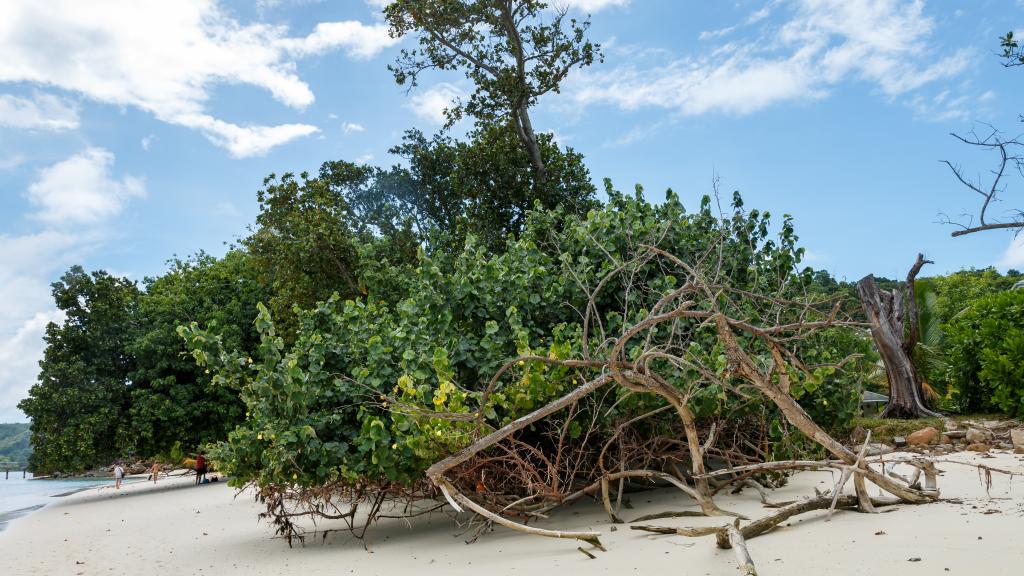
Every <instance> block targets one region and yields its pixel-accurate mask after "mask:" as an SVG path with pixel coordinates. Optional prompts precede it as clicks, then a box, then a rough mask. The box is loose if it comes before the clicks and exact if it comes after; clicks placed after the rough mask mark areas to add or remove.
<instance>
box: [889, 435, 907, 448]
mask: <svg viewBox="0 0 1024 576" xmlns="http://www.w3.org/2000/svg"><path fill="white" fill-rule="evenodd" d="M892 443H893V444H895V445H896V447H897V448H902V447H904V446H906V445H907V439H906V438H904V437H903V436H893V438H892Z"/></svg>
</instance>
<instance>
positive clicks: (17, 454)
mask: <svg viewBox="0 0 1024 576" xmlns="http://www.w3.org/2000/svg"><path fill="white" fill-rule="evenodd" d="M28 426H29V425H28V424H0V462H5V461H10V462H27V461H28V456H29V454H31V453H32V446H30V445H29V443H28V439H29V436H31V432H30V431H29V429H28Z"/></svg>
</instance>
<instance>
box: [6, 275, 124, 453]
mask: <svg viewBox="0 0 1024 576" xmlns="http://www.w3.org/2000/svg"><path fill="white" fill-rule="evenodd" d="M53 298H54V301H55V303H56V305H57V308H59V309H60V310H61V311H63V312H64V314H65V319H64V321H63V322H62V323H60V324H56V323H50V325H49V326H47V327H46V336H45V337H44V339H45V340H46V351H45V353H44V355H43V360H42V361H41V362H40V363H39V365H40V368H41V371H40V373H39V381H38V382H37V383H36V384H35V385H34V386H32V388H31V389H30V390H29V397H28V398H26V399H25V400H22V401H21V402H20V403H19V404H18V407H19V408H21V410H22V411H23V412H25V414H26V415H27V416H28V417H29V418H31V419H32V446H33V453H32V459H31V464H32V467H33V469H34V470H36V471H37V472H47V471H53V470H82V469H85V468H88V467H91V466H96V465H99V464H107V463H109V462H110V460H111V459H113V458H115V457H118V456H120V455H122V450H123V447H124V446H125V444H124V441H123V440H124V438H123V432H124V430H125V429H126V426H125V424H126V416H127V413H128V407H129V403H130V391H129V379H128V375H129V373H131V371H132V370H133V368H134V361H133V359H132V357H131V355H130V354H128V352H127V348H128V344H129V342H130V340H131V337H132V335H133V334H134V332H135V329H134V328H135V317H136V310H137V306H138V298H139V290H138V288H137V287H136V286H135V283H134V282H131V281H129V280H126V279H123V278H117V277H115V276H111V275H110V274H108V273H106V272H103V271H98V272H93V273H91V274H88V273H86V272H85V271H84V270H83V269H82V268H81V267H80V266H75V267H73V268H71V269H70V270H68V272H67V273H65V274H64V276H62V277H61V279H60V280H59V281H58V282H55V283H54V284H53Z"/></svg>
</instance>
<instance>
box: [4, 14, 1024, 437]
mask: <svg viewBox="0 0 1024 576" xmlns="http://www.w3.org/2000/svg"><path fill="white" fill-rule="evenodd" d="M382 3H386V2H382V1H381V0H335V1H331V0H322V1H316V0H261V1H257V2H229V1H226V0H222V1H216V0H177V1H175V2H164V1H160V0H145V1H143V0H139V1H134V2H116V1H113V0H110V1H108V0H91V1H90V2H87V3H86V2H77V1H75V0H44V1H39V0H8V1H7V2H4V3H3V4H2V5H0V54H3V58H0V299H2V300H3V301H4V303H5V305H4V306H3V307H2V308H0V421H7V420H20V419H23V416H22V415H21V413H20V412H19V411H18V410H17V409H16V408H15V404H17V402H18V400H20V399H21V398H22V397H23V396H24V394H25V391H26V390H27V389H28V387H29V386H30V385H31V383H32V381H33V380H34V379H35V374H36V372H37V365H36V363H37V361H38V359H39V357H40V355H41V351H42V343H41V340H40V338H41V335H42V333H43V328H44V326H45V324H46V322H48V321H51V320H55V319H59V314H58V313H57V312H56V311H55V310H54V309H53V305H52V303H51V302H50V295H49V287H48V284H49V283H50V282H52V281H53V280H54V279H55V278H56V277H58V276H59V275H60V274H61V272H62V271H63V270H65V269H66V268H67V267H68V266H70V265H72V264H82V265H84V266H85V267H86V268H88V269H96V268H103V269H107V270H109V271H111V272H113V273H116V274H123V275H128V276H130V277H131V278H134V279H141V278H143V277H145V276H146V275H154V274H158V273H160V272H161V271H162V270H163V268H164V262H165V261H166V260H167V259H168V258H171V257H173V256H174V255H179V256H183V255H187V254H191V253H194V252H196V251H198V250H206V251H208V252H212V253H221V252H223V250H224V249H225V243H226V242H231V241H233V240H235V239H237V238H238V237H240V236H242V235H244V234H245V230H246V226H247V225H248V224H249V223H250V222H252V221H253V218H254V216H255V213H256V199H255V193H256V190H257V189H258V188H259V187H260V183H261V181H262V179H263V177H264V176H266V175H267V174H269V173H271V172H276V173H282V172H288V171H291V172H300V171H303V170H309V171H315V170H316V169H317V167H318V166H319V164H320V163H321V162H323V161H326V160H334V159H346V160H357V161H360V162H368V163H379V164H384V165H387V164H390V163H392V162H393V161H394V159H393V158H391V157H389V155H388V154H387V149H388V148H389V147H390V146H391V145H393V144H395V143H396V142H398V141H399V140H400V137H401V134H402V132H403V131H404V130H405V129H407V128H410V127H418V128H420V129H422V130H424V131H425V132H428V133H431V132H434V131H436V130H438V129H439V127H440V123H441V121H440V116H439V115H440V111H441V109H442V108H443V107H444V105H445V103H446V102H449V101H450V100H451V99H452V98H453V97H457V96H458V95H459V94H464V93H466V91H467V90H468V89H469V88H470V87H469V86H468V85H467V83H466V81H465V79H464V78H462V77H461V76H460V75H458V74H454V73H448V74H434V75H431V76H429V77H428V78H426V79H425V81H424V82H422V85H421V87H420V88H419V89H417V90H416V91H414V92H412V93H409V94H407V93H406V92H405V90H404V89H403V88H401V87H398V86H396V85H395V84H394V82H393V80H392V77H391V75H390V73H389V72H388V71H387V69H386V65H387V64H388V63H389V62H390V61H392V60H393V58H394V56H395V54H396V52H397V51H398V50H399V49H400V48H401V47H402V46H403V45H406V46H407V45H409V44H410V42H411V41H410V40H408V39H405V40H394V39H391V38H389V37H388V35H387V31H386V27H385V26H384V25H383V22H382V19H381V17H380V15H379V10H380V5H381V4H382ZM558 4H560V5H563V6H566V7H568V8H569V9H570V10H572V11H573V12H574V13H578V14H585V13H588V12H589V13H592V15H593V28H592V30H591V37H592V39H594V40H595V41H598V42H600V43H602V44H603V45H604V49H605V54H606V60H605V62H604V63H603V64H600V65H595V66H594V67H592V68H590V69H588V70H586V71H583V72H581V73H576V74H575V75H574V76H572V77H571V78H570V79H569V81H567V82H566V83H565V86H564V89H563V91H562V94H560V95H552V96H548V97H547V98H546V99H545V100H543V101H542V102H541V104H540V106H539V108H538V110H537V112H536V116H535V125H536V126H537V128H538V129H541V130H550V131H553V132H554V134H555V135H556V137H557V139H558V140H559V141H560V142H561V143H563V144H566V145H569V146H572V147H574V148H576V149H577V150H578V151H580V152H582V153H583V154H584V155H585V156H586V159H587V164H588V166H589V167H590V170H591V174H592V176H593V177H594V178H595V180H596V181H599V180H600V179H601V178H604V177H609V178H611V179H612V180H613V181H614V182H615V183H616V185H617V186H618V187H619V188H620V189H623V190H627V189H632V187H633V185H634V184H636V183H640V184H643V186H644V187H645V190H646V191H647V194H648V196H649V197H650V198H652V199H661V198H663V195H664V190H665V188H667V187H672V188H673V189H674V190H676V191H677V192H679V193H680V195H681V196H682V198H683V199H684V202H686V203H687V204H688V205H690V206H696V204H697V202H698V199H699V197H700V196H701V195H703V194H705V193H708V192H709V191H710V190H711V185H712V180H713V178H715V177H716V176H717V177H718V178H720V181H721V187H722V189H723V190H725V191H731V190H734V189H738V190H740V191H742V192H743V194H744V196H745V199H746V202H747V206H748V207H757V208H761V209H767V210H769V211H771V212H772V213H773V214H776V215H779V216H781V214H783V213H788V214H792V215H793V216H794V217H795V218H796V227H797V231H798V233H799V234H800V236H801V239H802V243H803V245H804V246H805V247H806V248H807V249H808V254H809V258H808V262H807V263H808V264H810V265H813V266H815V267H819V268H824V269H827V270H829V271H831V272H833V273H834V274H836V275H838V276H840V277H843V278H846V279H850V280H855V279H857V278H860V277H861V276H863V275H864V274H867V273H875V274H876V275H885V276H890V277H892V276H899V275H902V274H904V273H905V270H906V269H907V267H908V266H909V264H910V263H911V262H912V261H913V259H914V256H915V255H916V253H917V252H918V251H923V252H925V254H926V255H927V256H929V257H930V258H932V259H933V260H935V261H936V264H935V265H934V266H932V267H930V268H929V269H926V272H932V273H939V272H946V271H952V270H957V269H960V268H964V267H985V266H992V265H995V266H998V267H1000V268H1006V267H1011V266H1015V267H1018V268H1024V242H1021V241H1016V240H1014V239H1013V236H1012V235H1011V234H1009V233H1005V234H1003V233H989V234H981V235H974V236H969V237H965V238H960V239H952V238H950V237H949V234H950V232H951V231H952V228H951V227H950V226H948V225H940V224H938V223H937V221H938V220H939V214H940V213H946V214H949V215H950V216H952V217H954V218H956V217H957V216H958V215H960V214H963V213H970V212H971V211H973V210H975V209H976V207H977V206H976V202H975V200H974V198H973V197H971V196H970V195H969V194H968V193H967V192H966V191H965V189H963V188H962V187H959V186H958V185H956V184H955V182H954V181H953V178H952V176H951V175H950V173H949V170H948V169H947V168H946V167H945V166H943V165H942V164H940V162H939V160H942V159H949V160H953V161H956V162H958V163H961V164H962V165H963V166H964V167H965V169H966V171H967V173H968V174H972V175H974V174H980V175H981V176H982V177H984V176H985V175H986V173H987V172H986V171H987V170H989V169H990V167H991V166H992V160H993V158H991V157H989V156H985V155H982V154H978V153H976V152H971V151H969V150H966V149H965V148H964V146H962V145H958V144H957V143H956V142H955V141H954V140H953V139H952V138H951V137H950V136H949V133H950V132H951V131H957V132H965V131H967V130H969V129H971V127H972V125H974V123H975V122H987V123H991V124H992V125H994V126H997V127H1000V128H1002V129H1003V130H1005V131H1007V132H1008V133H1011V134H1012V135H1016V133H1015V132H1014V131H1018V130H1019V131H1024V126H1022V125H1021V124H1020V123H1019V122H1018V120H1017V117H1018V114H1020V113H1021V112H1024V106H1021V105H1020V98H1019V94H1020V87H1021V80H1022V79H1024V76H1022V75H1024V70H1022V69H1013V70H1007V69H1004V68H1003V67H1002V66H1001V65H1000V63H999V60H998V58H997V57H996V56H995V52H996V50H997V44H998V41H997V38H998V37H999V36H1000V35H1002V34H1003V33H1005V32H1006V31H1007V30H1024V3H1022V2H1021V1H1020V0H1017V1H1013V0H1001V1H988V2H986V1H967V0H964V1H953V0H946V1H938V0H931V1H928V2H924V1H917V2H914V1H904V0H738V1H733V2H726V1H721V2H702V1H676V0H563V1H562V2H559V3H558ZM462 128H464V127H458V126H457V127H456V128H455V131H456V132H458V131H459V130H460V129H462ZM1020 186H1021V183H1020V182H1019V178H1018V179H1016V180H1011V181H1010V182H1009V185H1008V191H1007V194H1008V197H1009V198H1010V200H1011V201H1012V198H1013V193H1014V192H1016V191H1018V190H1019V189H1020ZM1017 198H1019V195H1018V196H1017ZM1008 204H1009V202H1008Z"/></svg>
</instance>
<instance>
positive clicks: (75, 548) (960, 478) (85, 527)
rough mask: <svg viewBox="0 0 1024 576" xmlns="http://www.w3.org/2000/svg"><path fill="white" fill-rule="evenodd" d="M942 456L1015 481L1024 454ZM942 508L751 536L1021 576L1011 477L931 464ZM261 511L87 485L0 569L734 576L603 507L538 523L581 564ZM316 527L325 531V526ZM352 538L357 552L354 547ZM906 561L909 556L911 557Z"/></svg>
mask: <svg viewBox="0 0 1024 576" xmlns="http://www.w3.org/2000/svg"><path fill="white" fill-rule="evenodd" d="M950 458H952V459H956V460H960V461H964V462H978V463H984V464H986V465H988V466H992V467H998V468H1004V469H1008V470H1013V471H1015V472H1016V473H1018V474H1024V456H1020V455H1013V454H1009V453H1006V452H994V453H993V454H992V457H991V458H984V457H983V456H980V455H977V454H973V453H961V454H956V455H953V456H951V457H950ZM939 468H940V470H942V471H943V473H944V474H943V475H942V476H941V477H940V488H941V489H942V495H943V498H944V499H946V501H943V502H940V503H935V504H929V505H922V506H909V505H900V506H895V507H893V508H889V509H887V510H890V511H888V512H885V513H882V514H876V515H868V514H859V513H855V512H840V513H837V514H836V515H835V516H834V517H833V518H832V520H831V521H829V522H827V523H826V522H825V521H824V513H823V512H816V513H810V514H807V515H804V516H799V517H797V518H794V519H793V520H791V522H790V523H791V524H792V526H783V527H780V529H778V530H776V531H775V532H773V533H771V534H768V535H765V536H762V537H759V538H756V539H754V540H751V541H750V542H749V548H750V552H751V554H752V556H753V557H754V560H755V562H756V563H757V567H758V570H759V573H760V574H762V575H773V574H778V575H782V574H786V575H798V574H822V573H829V574H833V575H840V574H851V575H852V574H881V575H884V574H901V575H902V574H946V573H949V574H985V575H986V576H999V575H1003V574H1006V575H1010V574H1019V573H1020V572H1019V570H1020V566H1021V565H1024V546H1022V545H1021V529H1022V526H1024V477H1020V476H1017V477H1014V478H1013V479H1012V480H1011V479H1010V478H1009V477H1008V476H1005V475H995V476H994V477H993V485H992V488H991V490H990V491H989V493H990V496H988V495H986V491H985V488H984V486H983V484H982V482H981V479H980V477H979V474H978V472H977V470H976V469H974V468H972V467H968V466H960V465H955V464H951V463H946V464H941V465H940V466H939ZM832 482H833V480H832V475H831V474H829V473H816V472H815V473H810V472H808V473H801V474H799V475H797V476H795V477H794V478H792V479H791V481H790V483H789V484H788V485H787V486H786V487H784V488H781V489H779V490H777V491H774V492H773V493H772V496H771V497H772V499H774V500H776V501H781V500H791V499H795V498H799V497H804V496H808V495H810V494H813V488H814V487H818V488H819V489H821V490H825V489H827V488H829V487H831V485H832ZM718 502H719V504H720V505H721V506H722V507H723V508H727V509H732V510H736V511H739V512H742V513H744V514H747V515H748V516H750V517H751V518H756V517H760V516H763V515H766V514H768V513H769V512H770V510H769V509H767V508H764V507H762V506H761V504H760V503H759V500H758V498H757V497H756V494H754V493H753V492H750V491H747V492H745V493H744V494H741V495H736V496H732V495H730V496H725V497H724V498H723V497H720V498H719V499H718ZM631 503H632V506H633V508H632V509H630V510H626V511H625V512H627V514H625V516H626V520H627V521H628V520H630V519H632V518H635V517H638V516H640V515H643V514H650V513H655V512H662V511H665V510H682V509H693V502H692V501H691V500H689V499H688V498H687V497H686V496H684V495H682V494H680V493H678V492H674V491H669V490H659V491H654V492H642V493H636V494H633V495H632V496H631ZM259 511H260V507H259V505H257V504H256V503H254V502H253V500H252V498H251V497H250V496H249V495H248V494H245V493H243V494H240V495H238V496H237V497H236V494H235V491H234V490H233V489H231V488H230V487H228V486H227V485H225V484H222V483H221V484H209V485H204V486H199V487H196V486H193V485H192V484H191V482H190V481H189V480H188V479H183V478H178V479H169V480H162V481H161V482H160V483H159V484H157V485H156V486H153V485H152V484H150V483H140V484H132V485H128V486H127V487H125V488H124V489H122V490H120V491H117V490H114V489H113V488H109V487H104V488H100V489H92V490H87V491H85V492H82V493H79V494H75V495H72V496H69V497H66V498H61V499H59V500H58V501H57V502H55V503H54V504H52V505H50V506H47V507H46V508H44V509H42V510H40V511H38V512H36V513H33V514H31V515H30V516H28V517H25V518H21V519H19V520H17V521H15V522H13V523H12V525H11V526H10V527H9V529H8V530H7V531H5V532H4V533H0V553H2V554H3V558H4V569H3V570H2V572H3V574H5V575H17V576H21V575H30V574H40V575H44V574H45V575H65V574H67V575H79V574H81V575H103V574H106V575H109V574H138V573H143V572H152V573H175V574H218V575H221V574H239V575H241V574H247V575H255V574H267V575H272V574H273V575H289V574H295V575H303V576H314V575H320V574H324V575H326V574H331V575H338V574H380V575H388V574H470V573H473V574H531V575H539V574H552V573H557V572H559V571H565V570H571V571H573V572H574V573H577V574H632V573H637V574H700V575H732V574H736V573H737V570H736V566H735V563H734V560H733V554H732V552H731V551H728V550H718V549H716V548H715V546H714V543H713V539H712V538H700V539H690V538H684V537H681V536H659V535H651V534H646V533H642V532H638V531H633V530H630V529H629V527H628V524H627V525H618V526H617V527H616V528H617V529H616V530H615V531H611V527H612V525H611V524H609V523H608V521H607V519H606V517H605V516H604V514H603V513H602V511H601V508H600V507H599V506H597V505H596V504H594V503H592V502H585V503H580V504H577V505H575V506H570V507H567V508H565V509H563V510H561V511H559V512H557V513H555V514H554V515H553V516H552V517H551V519H550V520H547V521H545V522H542V523H540V524H538V525H540V526H545V527H553V528H562V529H593V530H599V531H601V532H602V533H603V536H602V541H603V542H604V543H605V545H606V546H607V549H608V551H607V552H600V551H596V550H595V551H594V552H595V554H596V556H597V558H596V559H590V558H588V557H586V556H585V555H583V554H582V553H580V552H579V551H578V550H577V549H576V546H577V543H576V542H574V541H566V540H552V539H546V538H539V537H531V536H525V535H522V534H519V533H514V532H512V531H509V530H507V529H504V528H497V529H496V530H495V531H493V532H490V533H488V534H485V535H484V536H483V537H481V538H480V539H479V540H478V541H477V542H476V543H474V544H471V545H467V544H465V543H464V540H465V539H466V538H467V536H466V535H465V534H462V535H460V533H461V532H462V531H463V530H462V529H460V528H459V527H458V526H457V525H456V524H455V523H454V522H453V520H452V519H451V518H450V517H448V516H446V515H444V514H442V513H436V514H434V515H433V516H430V517H420V518H415V519H412V520H410V521H408V522H407V521H405V520H393V519H392V520H383V521H381V522H380V523H378V524H377V525H376V526H374V527H373V528H371V530H370V532H369V534H368V535H367V538H366V540H365V542H363V541H359V540H356V539H354V538H352V537H350V536H348V535H339V534H334V535H332V536H330V537H328V538H327V539H326V541H324V542H323V543H321V542H320V539H319V538H317V539H316V540H315V541H310V542H308V543H307V544H306V545H305V546H304V547H300V546H296V547H294V548H289V547H288V545H287V543H286V542H284V541H283V540H280V539H274V538H272V536H271V530H270V528H269V527H268V526H267V525H266V524H265V523H262V522H260V521H258V519H257V514H258V512H259ZM656 523H659V524H662V525H667V526H695V525H720V524H722V523H723V520H722V519H721V518H682V519H670V520H660V521H656ZM325 526H328V527H329V525H325ZM364 544H365V547H364ZM912 558H918V559H919V560H914V561H911V559H912Z"/></svg>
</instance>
